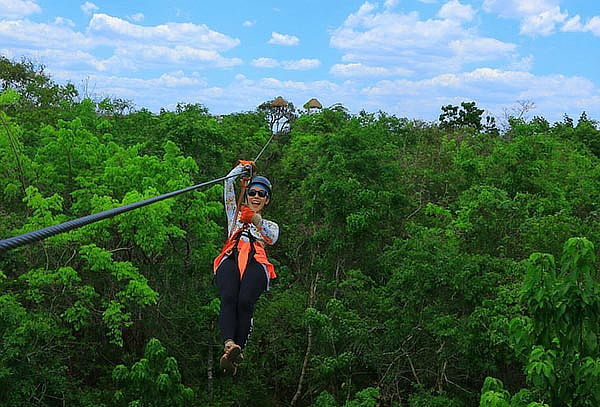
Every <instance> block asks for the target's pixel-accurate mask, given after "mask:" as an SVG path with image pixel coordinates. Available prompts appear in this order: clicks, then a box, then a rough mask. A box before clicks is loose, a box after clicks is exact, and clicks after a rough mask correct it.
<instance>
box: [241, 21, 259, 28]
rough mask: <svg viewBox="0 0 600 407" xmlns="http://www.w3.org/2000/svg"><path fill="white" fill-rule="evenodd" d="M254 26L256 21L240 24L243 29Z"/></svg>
mask: <svg viewBox="0 0 600 407" xmlns="http://www.w3.org/2000/svg"><path fill="white" fill-rule="evenodd" d="M255 24H256V20H246V21H244V22H243V23H242V25H243V26H244V27H253V26H254V25H255Z"/></svg>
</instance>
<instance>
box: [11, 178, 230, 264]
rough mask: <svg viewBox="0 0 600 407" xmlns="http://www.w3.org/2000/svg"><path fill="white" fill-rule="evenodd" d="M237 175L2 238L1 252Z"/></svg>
mask: <svg viewBox="0 0 600 407" xmlns="http://www.w3.org/2000/svg"><path fill="white" fill-rule="evenodd" d="M236 176H237V175H229V176H225V177H221V178H216V179H213V180H210V181H206V182H203V183H201V184H197V185H192V186H191V187H187V188H183V189H180V190H178V191H173V192H169V193H167V194H163V195H159V196H155V197H153V198H148V199H145V200H143V201H138V202H134V203H130V204H127V205H123V206H120V207H118V208H113V209H108V210H106V211H103V212H98V213H94V214H92V215H88V216H84V217H82V218H78V219H73V220H70V221H67V222H64V223H60V224H58V225H54V226H49V227H47V228H44V229H40V230H36V231H33V232H29V233H25V234H22V235H19V236H15V237H11V238H9V239H5V240H0V253H2V252H3V251H6V250H9V249H14V248H16V247H19V246H23V245H25V244H28V243H33V242H36V241H38V240H42V239H45V238H47V237H50V236H54V235H57V234H59V233H64V232H68V231H70V230H73V229H76V228H79V227H81V226H85V225H89V224H90V223H94V222H98V221H101V220H103V219H107V218H112V217H113V216H116V215H119V214H121V213H125V212H129V211H132V210H134V209H137V208H141V207H142V206H146V205H150V204H153V203H155V202H159V201H162V200H164V199H168V198H172V197H174V196H177V195H181V194H184V193H186V192H190V191H194V190H196V189H200V188H202V187H206V186H208V185H212V184H216V183H217V182H221V181H223V180H226V179H228V178H233V177H236Z"/></svg>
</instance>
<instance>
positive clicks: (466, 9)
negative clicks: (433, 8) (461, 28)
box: [437, 0, 475, 21]
mask: <svg viewBox="0 0 600 407" xmlns="http://www.w3.org/2000/svg"><path fill="white" fill-rule="evenodd" d="M437 16H438V17H440V18H443V19H447V20H456V21H471V20H472V19H473V17H474V16H475V10H474V9H473V7H472V6H471V5H470V4H467V5H464V4H461V3H460V2H459V1H458V0H451V1H449V2H448V3H446V4H444V5H443V6H442V8H440V10H439V11H438V13H437Z"/></svg>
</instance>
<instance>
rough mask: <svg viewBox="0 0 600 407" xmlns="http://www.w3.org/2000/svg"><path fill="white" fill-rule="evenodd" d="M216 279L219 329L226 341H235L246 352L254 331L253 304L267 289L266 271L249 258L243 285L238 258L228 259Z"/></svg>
mask: <svg viewBox="0 0 600 407" xmlns="http://www.w3.org/2000/svg"><path fill="white" fill-rule="evenodd" d="M215 279H216V284H217V288H218V289H219V296H220V297H221V313H220V314H219V327H220V328H221V335H222V337H223V341H226V340H228V339H233V340H234V341H235V343H237V344H238V345H240V346H241V347H242V348H243V347H244V346H245V345H246V341H247V340H248V335H250V330H251V328H252V313H253V311H254V304H256V301H258V297H260V295H261V294H262V292H263V291H265V289H266V288H267V276H266V274H265V269H264V268H263V266H262V265H261V264H260V263H259V262H257V261H256V260H255V259H254V258H253V257H250V258H248V265H247V266H246V271H245V272H244V276H243V278H242V280H241V281H240V271H239V269H238V266H237V261H236V258H235V256H229V257H228V258H226V259H225V260H223V262H222V263H221V265H220V266H219V268H218V269H217V275H216V277H215Z"/></svg>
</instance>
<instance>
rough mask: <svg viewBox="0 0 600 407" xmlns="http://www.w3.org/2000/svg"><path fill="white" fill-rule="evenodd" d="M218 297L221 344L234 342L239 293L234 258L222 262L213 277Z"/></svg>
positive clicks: (237, 273) (238, 278) (238, 279)
mask: <svg viewBox="0 0 600 407" xmlns="http://www.w3.org/2000/svg"><path fill="white" fill-rule="evenodd" d="M215 280H216V284H217V288H218V289H219V297H220V298H221V312H220V313H219V327H220V328H221V336H222V337H223V342H225V341H227V340H228V339H233V340H235V337H236V327H237V321H238V315H237V314H238V311H237V308H238V295H239V292H240V272H239V270H238V267H237V262H236V260H235V257H234V256H230V257H228V258H226V259H225V260H223V262H222V263H221V265H220V266H219V268H218V269H217V274H216V276H215Z"/></svg>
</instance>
